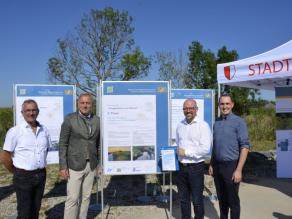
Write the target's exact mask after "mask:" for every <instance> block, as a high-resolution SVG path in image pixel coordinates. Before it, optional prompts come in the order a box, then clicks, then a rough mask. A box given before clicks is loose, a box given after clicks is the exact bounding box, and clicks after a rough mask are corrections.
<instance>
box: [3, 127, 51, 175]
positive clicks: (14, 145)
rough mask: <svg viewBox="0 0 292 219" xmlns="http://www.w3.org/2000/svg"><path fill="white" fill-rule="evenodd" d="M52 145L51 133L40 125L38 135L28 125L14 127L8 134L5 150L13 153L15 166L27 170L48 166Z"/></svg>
mask: <svg viewBox="0 0 292 219" xmlns="http://www.w3.org/2000/svg"><path fill="white" fill-rule="evenodd" d="M50 145H51V140H50V136H49V132H48V130H47V128H46V127H44V126H43V125H41V124H39V125H38V126H37V130H36V133H34V132H33V130H32V128H31V127H30V126H29V124H28V123H26V122H23V123H21V124H19V125H17V126H14V127H12V128H11V129H9V131H8V132H7V134H6V138H5V142H4V146H3V150H5V151H9V152H12V160H13V165H14V166H15V167H17V168H21V169H25V170H36V169H41V168H44V167H45V166H46V158H47V153H48V148H49V146H50Z"/></svg>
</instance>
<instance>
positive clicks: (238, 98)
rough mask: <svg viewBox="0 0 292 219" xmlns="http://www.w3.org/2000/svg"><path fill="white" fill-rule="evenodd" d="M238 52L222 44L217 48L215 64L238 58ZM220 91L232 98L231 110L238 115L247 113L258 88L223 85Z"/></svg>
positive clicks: (257, 92)
mask: <svg viewBox="0 0 292 219" xmlns="http://www.w3.org/2000/svg"><path fill="white" fill-rule="evenodd" d="M238 57H239V56H238V53H237V51H236V50H231V51H228V50H227V48H226V46H223V47H222V48H221V49H219V50H218V53H217V60H216V64H220V63H226V62H232V61H235V60H237V59H238ZM221 92H227V93H230V94H231V95H232V97H233V98H234V102H235V106H234V109H233V111H234V112H236V113H237V114H239V115H242V114H248V113H249V109H250V107H251V103H252V102H253V103H254V102H256V101H255V96H256V94H259V91H258V90H255V89H250V88H243V87H233V86H228V85H224V86H222V88H221Z"/></svg>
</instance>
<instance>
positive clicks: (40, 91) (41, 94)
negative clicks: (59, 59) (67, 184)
mask: <svg viewBox="0 0 292 219" xmlns="http://www.w3.org/2000/svg"><path fill="white" fill-rule="evenodd" d="M14 94H15V99H14V113H15V114H14V119H15V120H14V123H15V124H16V125H17V124H20V123H21V122H23V121H24V118H23V116H22V114H21V108H22V103H23V101H24V100H27V99H33V100H35V101H36V102H37V104H38V107H39V110H40V112H39V115H38V118H37V120H38V121H39V122H40V123H41V124H43V125H45V126H46V127H47V128H48V131H49V133H50V137H51V141H52V145H51V146H50V147H49V152H48V156H47V163H48V164H53V163H59V136H60V131H61V125H62V123H63V120H64V117H65V116H66V115H68V114H69V113H72V112H73V111H75V96H76V95H75V86H73V85H29V84H17V85H15V93H14Z"/></svg>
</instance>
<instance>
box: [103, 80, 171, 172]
mask: <svg viewBox="0 0 292 219" xmlns="http://www.w3.org/2000/svg"><path fill="white" fill-rule="evenodd" d="M101 90H102V91H101V104H102V110H101V121H102V125H101V126H102V154H103V168H104V169H103V172H104V174H105V175H134V174H157V173H161V168H160V165H159V161H160V157H159V154H160V148H161V147H163V146H167V145H169V82H166V81H159V82H158V81H128V82H126V81H104V82H102V86H101Z"/></svg>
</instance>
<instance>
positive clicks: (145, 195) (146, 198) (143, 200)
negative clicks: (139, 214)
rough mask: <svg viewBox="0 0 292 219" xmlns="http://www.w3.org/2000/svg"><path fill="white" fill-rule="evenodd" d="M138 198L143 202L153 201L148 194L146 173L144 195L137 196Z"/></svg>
mask: <svg viewBox="0 0 292 219" xmlns="http://www.w3.org/2000/svg"><path fill="white" fill-rule="evenodd" d="M137 200H138V201H140V202H143V203H149V202H151V201H152V198H151V197H150V196H148V195H147V182H146V175H144V196H139V197H137Z"/></svg>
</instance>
